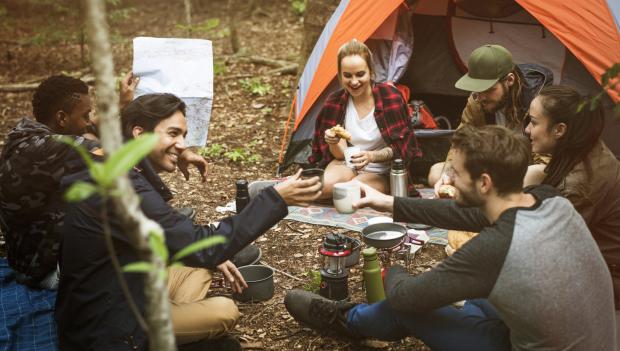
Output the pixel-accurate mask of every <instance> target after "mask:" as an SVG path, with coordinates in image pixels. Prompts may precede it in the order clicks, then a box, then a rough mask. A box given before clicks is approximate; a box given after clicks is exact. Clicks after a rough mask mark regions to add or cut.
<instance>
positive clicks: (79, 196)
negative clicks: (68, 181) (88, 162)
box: [65, 181, 97, 202]
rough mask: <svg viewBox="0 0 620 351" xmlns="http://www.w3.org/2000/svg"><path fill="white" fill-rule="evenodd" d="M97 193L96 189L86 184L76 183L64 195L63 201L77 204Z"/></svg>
mask: <svg viewBox="0 0 620 351" xmlns="http://www.w3.org/2000/svg"><path fill="white" fill-rule="evenodd" d="M96 192H97V187H95V186H94V185H92V184H90V183H86V182H82V181H80V182H76V183H75V184H73V186H72V187H71V188H69V190H68V191H67V192H66V193H65V200H67V202H79V201H83V200H86V199H88V198H89V197H91V196H92V195H93V194H94V193H96Z"/></svg>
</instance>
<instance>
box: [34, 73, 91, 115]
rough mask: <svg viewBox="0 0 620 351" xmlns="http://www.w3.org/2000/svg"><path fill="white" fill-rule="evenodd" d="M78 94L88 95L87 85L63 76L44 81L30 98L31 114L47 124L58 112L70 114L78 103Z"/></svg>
mask: <svg viewBox="0 0 620 351" xmlns="http://www.w3.org/2000/svg"><path fill="white" fill-rule="evenodd" d="M80 94H88V85H86V83H84V82H82V81H81V80H79V79H76V78H72V77H67V76H64V75H57V76H51V77H49V78H47V79H46V80H44V81H43V82H42V83H41V84H40V85H39V86H38V87H37V90H36V91H35V92H34V96H33V97H32V113H33V114H34V118H35V119H36V120H37V121H38V122H40V123H47V122H49V121H50V120H51V119H52V118H53V116H54V114H55V113H56V112H58V111H61V110H62V111H64V112H66V113H71V112H72V111H73V108H74V107H75V106H76V105H77V104H78V103H79V102H80V96H79V95H80Z"/></svg>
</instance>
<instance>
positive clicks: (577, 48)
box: [516, 0, 620, 102]
mask: <svg viewBox="0 0 620 351" xmlns="http://www.w3.org/2000/svg"><path fill="white" fill-rule="evenodd" d="M516 1H517V2H518V3H519V4H520V5H521V6H523V8H525V9H526V10H527V11H528V12H529V13H531V14H532V15H533V16H534V17H536V19H537V20H538V21H540V23H542V24H543V25H544V26H545V27H546V28H547V29H549V30H550V31H551V32H553V34H554V35H555V36H556V37H557V38H558V39H559V40H560V41H561V42H562V43H563V44H564V45H565V46H566V47H567V48H568V49H569V50H570V51H571V52H572V53H573V54H574V55H575V56H576V57H577V59H579V61H581V63H582V64H583V65H584V67H585V68H586V69H587V70H588V71H589V72H590V74H592V76H593V77H594V78H595V79H596V81H597V82H599V83H600V82H601V75H602V74H603V73H605V71H606V70H607V69H608V68H609V67H611V66H612V65H613V64H614V63H618V62H620V33H619V32H618V26H617V25H616V22H615V20H614V18H613V15H612V14H611V12H610V10H609V6H608V5H607V2H606V1H605V0H588V1H566V0H545V1H540V0H516ZM608 93H609V96H610V97H611V98H612V100H614V101H615V102H618V101H620V96H619V95H618V93H616V92H613V91H608Z"/></svg>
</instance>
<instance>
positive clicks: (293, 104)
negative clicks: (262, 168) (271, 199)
mask: <svg viewBox="0 0 620 351" xmlns="http://www.w3.org/2000/svg"><path fill="white" fill-rule="evenodd" d="M296 102H297V94H295V95H293V102H291V110H290V111H289V113H288V118H287V119H286V125H285V126H284V135H283V136H282V144H281V145H280V155H279V156H278V167H277V168H276V177H279V176H280V166H281V165H282V159H283V158H284V145H285V144H286V137H287V136H288V127H289V125H290V124H291V118H292V117H293V110H294V109H295V103H296Z"/></svg>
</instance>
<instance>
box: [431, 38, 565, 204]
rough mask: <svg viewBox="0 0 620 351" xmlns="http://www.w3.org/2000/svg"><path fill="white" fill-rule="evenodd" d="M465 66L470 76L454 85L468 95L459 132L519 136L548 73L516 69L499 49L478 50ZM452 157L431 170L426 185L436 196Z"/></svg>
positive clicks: (526, 66)
mask: <svg viewBox="0 0 620 351" xmlns="http://www.w3.org/2000/svg"><path fill="white" fill-rule="evenodd" d="M467 66H468V69H469V72H468V73H466V74H465V75H463V77H461V79H459V80H458V81H457V82H456V83H455V84H454V86H455V87H456V88H458V89H462V90H466V91H470V92H471V95H470V96H469V98H468V99H467V105H466V106H465V109H463V114H462V116H461V124H460V125H459V127H458V128H461V127H463V126H466V125H471V126H474V127H482V126H485V125H492V124H496V125H501V126H504V127H507V128H509V129H512V130H515V131H519V132H522V131H523V130H524V129H525V125H526V124H527V123H525V121H524V119H525V117H526V115H527V110H528V109H529V107H530V103H531V102H532V100H533V99H534V97H535V96H536V94H538V92H539V91H540V89H542V88H543V87H544V86H547V85H549V84H552V83H553V72H551V70H549V69H547V68H545V67H542V66H539V65H535V64H520V65H515V64H514V62H513V60H512V54H511V53H510V52H509V51H508V50H506V49H505V48H504V47H502V46H500V45H483V46H481V47H479V48H477V49H476V50H474V51H473V52H472V53H471V55H470V56H469V60H468V63H467ZM458 128H457V129H458ZM453 154H454V152H453V151H452V150H450V151H449V152H448V156H447V157H446V162H440V163H437V164H435V165H433V166H432V167H431V170H430V172H429V174H428V183H429V184H430V185H434V186H435V190H436V192H437V190H438V188H439V186H441V185H442V184H444V183H445V182H444V180H445V179H446V177H445V175H446V172H447V170H448V169H449V164H450V162H451V160H452V157H453Z"/></svg>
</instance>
